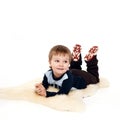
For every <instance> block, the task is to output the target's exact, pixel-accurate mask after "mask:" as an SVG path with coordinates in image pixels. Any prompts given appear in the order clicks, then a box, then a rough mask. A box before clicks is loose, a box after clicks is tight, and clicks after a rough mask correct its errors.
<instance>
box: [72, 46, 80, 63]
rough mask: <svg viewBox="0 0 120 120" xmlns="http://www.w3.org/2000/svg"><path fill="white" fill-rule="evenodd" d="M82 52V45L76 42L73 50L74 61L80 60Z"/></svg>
mask: <svg viewBox="0 0 120 120" xmlns="http://www.w3.org/2000/svg"><path fill="white" fill-rule="evenodd" d="M80 53H81V45H79V44H76V45H75V46H74V47H73V52H72V58H73V61H78V60H79V57H80Z"/></svg>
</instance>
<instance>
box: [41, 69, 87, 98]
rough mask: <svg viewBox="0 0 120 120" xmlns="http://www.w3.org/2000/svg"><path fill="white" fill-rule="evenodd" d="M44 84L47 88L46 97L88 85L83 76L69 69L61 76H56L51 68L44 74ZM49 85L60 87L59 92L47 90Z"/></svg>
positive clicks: (66, 92)
mask: <svg viewBox="0 0 120 120" xmlns="http://www.w3.org/2000/svg"><path fill="white" fill-rule="evenodd" d="M42 84H43V86H44V87H45V89H46V97H51V96H55V95H58V94H68V93H69V92H70V90H72V89H83V88H86V86H87V83H86V81H85V80H84V79H83V78H82V77H81V76H75V75H73V74H72V73H71V72H70V71H69V70H68V71H67V72H66V73H64V74H63V75H62V76H61V77H59V78H55V77H54V74H53V71H52V70H51V69H50V70H48V71H47V72H46V73H45V74H44V77H43V81H42ZM49 86H53V87H55V88H58V92H51V91H47V89H48V87H49Z"/></svg>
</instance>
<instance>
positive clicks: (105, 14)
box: [0, 0, 120, 120]
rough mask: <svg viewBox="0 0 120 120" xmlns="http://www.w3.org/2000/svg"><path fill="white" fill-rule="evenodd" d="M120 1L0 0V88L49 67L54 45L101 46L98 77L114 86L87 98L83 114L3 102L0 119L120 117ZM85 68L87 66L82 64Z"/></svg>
mask: <svg viewBox="0 0 120 120" xmlns="http://www.w3.org/2000/svg"><path fill="white" fill-rule="evenodd" d="M119 6H120V4H119V0H84V1H83V0H1V1H0V87H1V88H2V87H9V86H16V85H19V84H22V83H26V82H28V81H31V80H33V79H36V78H38V77H42V75H43V73H44V72H45V71H46V70H47V69H48V67H49V66H48V52H49V49H50V48H51V47H52V46H53V45H56V44H63V45H66V46H68V47H69V48H70V49H71V50H72V48H73V46H74V45H75V44H76V43H79V44H81V45H82V53H83V55H85V53H87V51H88V50H89V48H90V47H91V46H93V45H98V46H99V52H98V59H99V68H100V70H99V71H100V76H102V77H105V78H107V79H108V81H109V82H110V87H109V88H107V89H105V90H103V91H99V92H97V94H95V95H94V96H92V97H90V98H87V99H85V100H84V102H85V103H86V106H87V109H86V111H85V112H82V113H69V112H60V111H55V110H52V109H49V108H47V107H45V106H42V105H38V104H33V103H29V102H25V101H14V100H13V101H8V100H0V120H10V119H12V120H14V119H15V120H16V119H19V120H21V119H22V120H24V119H33V120H35V119H41V117H42V119H47V118H50V119H70V120H75V119H81V118H82V119H84V120H86V119H95V120H96V119H97V120H98V119H100V120H101V119H109V118H111V119H115V120H117V119H119V118H120V117H119V111H120V102H119V101H120V92H119V91H120V88H119V81H120V80H119V66H120V63H119V61H120V58H119V51H120V50H119V49H120V47H119V44H118V42H119V39H120V12H119V11H120V7H119ZM83 68H85V65H84V64H83Z"/></svg>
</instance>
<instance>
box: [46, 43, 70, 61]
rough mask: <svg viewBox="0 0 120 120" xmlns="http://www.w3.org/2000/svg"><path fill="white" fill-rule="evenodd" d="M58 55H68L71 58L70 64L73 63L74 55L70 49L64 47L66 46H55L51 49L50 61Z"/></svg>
mask: <svg viewBox="0 0 120 120" xmlns="http://www.w3.org/2000/svg"><path fill="white" fill-rule="evenodd" d="M58 54H63V55H65V54H68V56H69V62H71V59H72V54H71V51H70V49H69V48H68V47H66V46H64V45H55V46H53V47H52V48H51V50H50V52H49V55H48V57H49V61H50V60H51V59H52V56H53V55H58Z"/></svg>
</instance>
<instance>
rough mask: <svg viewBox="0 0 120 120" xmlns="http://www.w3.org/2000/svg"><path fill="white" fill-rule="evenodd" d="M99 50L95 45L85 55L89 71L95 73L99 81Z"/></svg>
mask: <svg viewBox="0 0 120 120" xmlns="http://www.w3.org/2000/svg"><path fill="white" fill-rule="evenodd" d="M97 51H98V46H93V47H92V48H91V49H90V50H89V53H88V54H87V55H86V56H85V57H84V59H85V62H86V64H87V65H86V66H87V71H88V72H89V73H91V74H92V75H94V76H95V77H96V78H97V80H98V81H99V73H98V59H97V55H96V54H97Z"/></svg>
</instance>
